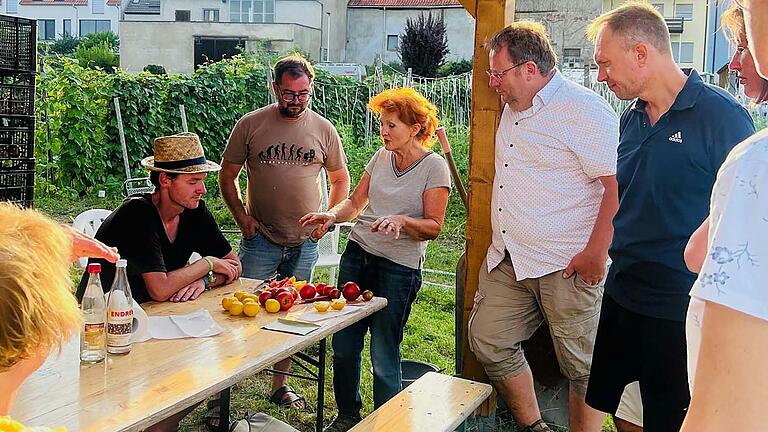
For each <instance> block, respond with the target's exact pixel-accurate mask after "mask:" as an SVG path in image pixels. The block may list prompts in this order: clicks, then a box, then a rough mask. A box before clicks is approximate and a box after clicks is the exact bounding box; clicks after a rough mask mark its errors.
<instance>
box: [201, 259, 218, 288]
mask: <svg viewBox="0 0 768 432" xmlns="http://www.w3.org/2000/svg"><path fill="white" fill-rule="evenodd" d="M203 259H204V260H205V262H207V263H208V283H209V284H213V283H216V275H215V274H213V259H212V258H211V257H205V258H203Z"/></svg>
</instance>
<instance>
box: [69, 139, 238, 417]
mask: <svg viewBox="0 0 768 432" xmlns="http://www.w3.org/2000/svg"><path fill="white" fill-rule="evenodd" d="M141 164H142V166H144V167H145V168H147V169H148V170H150V175H149V178H150V181H151V182H152V184H153V185H154V186H155V191H154V192H153V193H151V194H149V193H147V194H135V195H131V196H129V197H128V198H126V199H125V201H124V202H123V204H122V205H120V207H118V208H117V210H115V211H114V212H112V214H111V215H109V217H107V219H105V220H104V223H102V225H101V227H100V228H99V230H98V231H97V232H96V236H95V237H96V239H98V240H101V241H102V242H104V243H105V244H107V245H108V246H113V247H117V250H118V251H119V253H120V256H121V257H122V258H125V259H127V260H128V282H129V283H130V285H131V293H132V294H133V298H134V300H135V301H136V302H138V303H144V302H147V301H153V300H154V301H173V302H184V301H188V300H195V299H196V298H197V297H198V296H200V294H201V293H202V292H203V291H205V290H206V289H209V288H210V287H215V286H219V285H223V284H226V283H229V282H231V281H233V280H235V279H237V278H238V277H240V273H241V268H242V267H241V265H240V260H239V259H238V257H237V255H235V253H234V252H233V251H232V247H231V246H230V245H229V242H228V241H227V240H226V239H225V238H224V236H223V235H222V233H221V231H220V230H219V227H218V225H217V224H216V221H215V220H214V218H213V216H212V215H211V213H210V212H209V211H208V208H207V207H206V206H205V202H204V201H203V199H202V198H203V195H205V192H206V189H205V177H206V175H207V173H209V172H216V171H219V170H220V169H221V167H220V166H219V164H217V163H215V162H211V161H209V160H207V159H205V154H204V153H203V146H202V145H201V144H200V138H198V136H197V135H195V134H193V133H182V134H178V135H171V136H165V137H160V138H157V139H155V145H154V156H150V157H147V158H144V159H143V160H142V161H141ZM193 252H197V253H199V254H200V255H202V256H203V258H202V259H200V260H198V261H196V262H194V263H192V264H187V263H188V261H189V258H190V256H191V255H192V253H193ZM91 262H100V263H101V268H102V272H101V281H102V284H103V288H104V290H105V291H106V290H109V288H110V287H111V286H112V280H113V279H114V276H115V265H114V264H112V263H108V262H107V261H105V260H93V259H92V260H91ZM87 283H88V275H87V274H85V275H84V276H83V279H82V280H81V281H80V286H79V287H78V290H77V298H78V299H81V298H82V296H83V293H84V292H85V287H86V285H87ZM196 405H197V404H195V405H193V406H191V407H189V408H186V409H184V410H182V411H181V412H179V413H176V414H174V415H172V416H171V417H169V418H167V419H165V420H162V421H161V422H159V423H157V424H155V425H154V426H152V427H151V428H149V429H147V431H152V432H161V431H174V430H178V423H179V421H181V419H182V418H184V416H185V415H186V414H188V413H189V412H190V411H192V409H194V407H195V406H196Z"/></svg>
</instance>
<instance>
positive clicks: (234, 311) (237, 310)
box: [229, 301, 243, 316]
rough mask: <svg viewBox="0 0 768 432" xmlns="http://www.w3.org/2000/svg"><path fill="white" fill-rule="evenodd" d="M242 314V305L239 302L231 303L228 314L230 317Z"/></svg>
mask: <svg viewBox="0 0 768 432" xmlns="http://www.w3.org/2000/svg"><path fill="white" fill-rule="evenodd" d="M241 313H243V304H242V303H240V302H239V301H233V302H232V305H231V306H230V307H229V314H230V315H232V316H238V315H240V314H241Z"/></svg>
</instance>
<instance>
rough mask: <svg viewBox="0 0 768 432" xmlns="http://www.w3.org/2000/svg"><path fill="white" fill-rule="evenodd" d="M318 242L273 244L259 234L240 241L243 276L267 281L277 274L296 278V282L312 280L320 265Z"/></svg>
mask: <svg viewBox="0 0 768 432" xmlns="http://www.w3.org/2000/svg"><path fill="white" fill-rule="evenodd" d="M317 256H318V251H317V242H313V241H312V240H307V241H305V242H304V243H302V244H300V245H298V246H294V247H284V246H280V245H278V244H275V243H272V242H271V241H269V240H267V238H266V237H264V236H263V235H261V234H260V233H256V235H255V236H254V237H252V238H249V239H246V238H243V239H242V240H241V241H240V254H239V257H240V261H241V262H242V263H243V276H244V277H247V278H252V279H266V278H268V277H270V276H272V275H273V274H275V273H279V274H280V275H281V277H290V276H296V279H297V280H309V279H310V278H311V277H312V269H313V268H314V267H315V263H316V262H317Z"/></svg>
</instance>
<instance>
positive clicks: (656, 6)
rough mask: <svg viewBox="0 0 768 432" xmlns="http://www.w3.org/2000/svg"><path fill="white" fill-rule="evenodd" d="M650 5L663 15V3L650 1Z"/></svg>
mask: <svg viewBox="0 0 768 432" xmlns="http://www.w3.org/2000/svg"><path fill="white" fill-rule="evenodd" d="M651 6H653V7H654V8H656V10H657V11H659V13H660V14H661V15H662V16H664V3H651Z"/></svg>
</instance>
